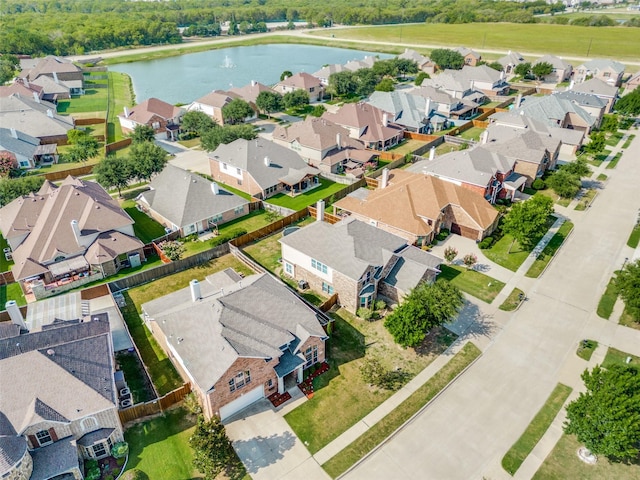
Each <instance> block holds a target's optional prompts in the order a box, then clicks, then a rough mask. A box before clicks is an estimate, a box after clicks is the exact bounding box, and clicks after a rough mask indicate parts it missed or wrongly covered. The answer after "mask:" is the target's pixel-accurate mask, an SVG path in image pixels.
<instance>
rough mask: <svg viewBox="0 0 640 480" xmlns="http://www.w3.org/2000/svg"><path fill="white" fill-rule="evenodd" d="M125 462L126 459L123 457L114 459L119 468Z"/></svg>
mask: <svg viewBox="0 0 640 480" xmlns="http://www.w3.org/2000/svg"><path fill="white" fill-rule="evenodd" d="M126 461H127V459H126V458H124V457H122V458H118V459H116V463H117V464H118V466H119V467H121V466H122V465H124V462H126Z"/></svg>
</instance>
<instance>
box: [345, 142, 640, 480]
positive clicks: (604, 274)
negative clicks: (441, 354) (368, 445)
mask: <svg viewBox="0 0 640 480" xmlns="http://www.w3.org/2000/svg"><path fill="white" fill-rule="evenodd" d="M638 157H640V139H638V138H636V139H635V141H634V142H633V143H632V145H631V146H630V147H629V148H628V149H627V151H626V152H625V154H624V156H623V158H622V159H621V161H620V163H619V164H618V166H617V168H616V169H615V170H608V171H607V174H608V175H610V178H609V180H608V184H607V185H606V187H605V189H604V190H603V191H601V192H600V194H599V196H598V198H597V200H596V201H595V202H594V204H593V206H592V207H591V208H589V209H587V210H586V211H584V212H577V211H575V210H566V211H565V213H566V214H567V215H568V216H569V217H570V219H571V220H572V221H573V222H574V223H575V229H574V232H573V234H572V235H571V236H570V237H569V238H568V240H567V242H566V244H565V245H564V246H563V248H562V249H561V250H560V251H559V253H558V255H557V257H556V258H555V259H554V260H553V262H552V263H551V265H550V267H549V269H548V270H547V271H546V272H545V274H544V275H543V276H542V277H541V278H540V279H538V280H531V279H523V280H522V281H523V284H525V283H526V285H523V287H524V288H523V290H525V291H527V294H528V297H529V299H528V301H527V302H525V304H523V305H522V307H521V308H520V309H519V310H518V311H517V312H516V313H514V314H512V315H511V316H510V319H509V320H508V321H507V322H506V323H505V325H504V327H503V328H502V329H501V330H497V331H498V333H497V335H496V336H495V339H494V341H493V343H492V344H491V345H489V346H488V347H487V348H486V349H485V351H484V355H483V356H482V358H480V359H479V360H478V362H476V363H475V364H474V365H473V367H472V368H471V369H470V370H469V371H468V372H467V374H465V375H464V376H463V377H461V378H460V379H459V380H458V381H456V382H455V383H454V384H453V385H452V386H451V387H450V388H449V389H448V390H447V391H445V392H444V393H443V395H441V396H440V397H439V398H438V399H437V400H436V401H435V402H434V403H433V404H432V405H431V406H430V408H428V409H427V410H426V411H425V412H424V413H423V414H422V415H420V416H419V417H418V418H417V419H416V420H415V421H414V422H413V423H411V424H410V425H408V426H407V427H406V428H404V429H403V430H402V431H401V432H399V433H398V434H397V435H396V436H395V437H393V438H392V439H391V440H390V441H388V442H387V443H386V444H384V445H383V446H381V447H380V448H379V449H378V450H376V451H375V452H374V453H373V454H372V455H370V456H369V457H368V458H366V459H365V461H364V462H362V463H361V464H359V465H358V466H357V467H356V468H354V469H353V470H352V471H351V472H349V473H348V474H347V475H345V478H349V479H351V478H353V479H361V478H367V479H387V478H427V479H432V478H433V479H442V478H447V479H456V478H460V479H470V478H472V479H480V478H482V477H483V476H486V477H487V478H491V479H492V480H495V479H497V478H505V475H506V473H505V472H504V471H503V470H502V469H501V467H500V460H501V458H502V456H503V455H504V453H505V452H506V451H507V450H508V449H509V447H510V446H511V445H512V444H513V442H514V441H515V440H517V438H518V437H519V436H520V434H521V433H522V431H523V430H524V429H525V428H526V426H527V425H528V423H529V421H530V420H531V418H532V417H533V416H534V415H535V413H536V412H537V410H538V409H539V408H540V406H541V405H542V404H543V403H544V401H545V399H546V398H547V396H548V395H549V393H550V392H551V390H552V389H553V387H554V386H555V385H556V383H557V382H558V381H559V380H560V379H561V380H562V381H565V382H570V383H571V384H572V385H573V386H575V387H578V386H579V385H580V379H579V373H580V372H581V370H582V369H583V368H584V367H586V364H584V366H583V367H580V364H579V363H577V367H574V368H573V369H571V372H572V373H571V374H570V375H567V373H566V369H567V368H569V367H568V366H567V365H569V364H571V365H576V360H575V358H574V357H575V353H574V352H575V349H576V347H577V344H578V341H579V340H580V339H582V338H587V337H588V338H595V339H597V340H600V341H601V342H602V343H604V345H605V346H606V345H607V344H613V345H616V346H617V348H623V349H625V350H626V351H629V352H631V353H640V342H639V341H638V340H640V335H639V334H638V332H636V331H631V330H629V329H627V328H624V327H619V326H617V325H615V324H614V323H613V322H607V321H605V320H602V319H600V318H598V317H597V316H596V314H595V308H596V306H597V302H598V300H599V298H600V296H601V294H602V292H603V291H604V288H605V286H606V284H607V282H608V281H609V278H610V277H611V275H612V273H613V271H614V270H615V269H616V268H619V267H620V266H621V264H622V262H623V259H624V258H625V257H628V256H630V255H631V254H632V253H633V252H632V251H631V249H630V248H629V247H627V246H626V240H627V238H628V236H629V233H630V231H631V228H632V226H633V224H634V223H635V220H636V214H637V211H638V207H640V198H638V196H637V184H636V179H637V178H640V164H638V162H637V161H636V159H637V158H638ZM489 275H491V272H489ZM521 288H522V287H521ZM496 308H497V305H491V306H486V305H484V306H482V307H480V309H481V311H482V312H483V313H484V314H485V315H487V317H490V316H491V315H496V316H497V315H499V314H498V313H495V309H496Z"/></svg>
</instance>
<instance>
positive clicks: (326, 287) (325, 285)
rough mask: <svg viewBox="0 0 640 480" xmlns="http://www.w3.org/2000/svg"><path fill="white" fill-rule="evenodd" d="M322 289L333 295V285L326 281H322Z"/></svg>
mask: <svg viewBox="0 0 640 480" xmlns="http://www.w3.org/2000/svg"><path fill="white" fill-rule="evenodd" d="M322 291H323V292H325V293H328V294H329V295H333V286H332V285H329V284H328V283H326V282H322Z"/></svg>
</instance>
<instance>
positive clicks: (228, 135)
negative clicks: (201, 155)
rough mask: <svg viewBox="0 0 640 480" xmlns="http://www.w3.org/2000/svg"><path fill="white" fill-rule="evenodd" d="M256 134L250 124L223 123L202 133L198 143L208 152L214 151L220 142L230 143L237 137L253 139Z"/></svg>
mask: <svg viewBox="0 0 640 480" xmlns="http://www.w3.org/2000/svg"><path fill="white" fill-rule="evenodd" d="M257 136H258V134H257V133H256V131H255V129H254V128H253V127H252V126H251V125H247V124H240V125H224V126H223V127H216V128H213V129H211V130H209V131H208V132H206V133H204V134H203V135H202V137H200V144H201V145H202V148H204V149H205V150H206V151H208V152H212V151H214V150H215V149H216V148H218V145H220V144H221V143H231V142H233V141H234V140H237V139H238V138H244V139H245V140H253V139H254V138H256V137H257Z"/></svg>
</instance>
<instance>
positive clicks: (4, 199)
mask: <svg viewBox="0 0 640 480" xmlns="http://www.w3.org/2000/svg"><path fill="white" fill-rule="evenodd" d="M44 180H45V178H44V176H43V175H29V176H26V177H20V178H11V179H10V178H0V207H4V206H5V205H6V204H8V203H10V202H11V201H13V200H15V199H16V198H18V197H20V196H21V195H29V194H30V193H32V192H37V191H38V190H40V187H41V186H42V184H43V183H44Z"/></svg>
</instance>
